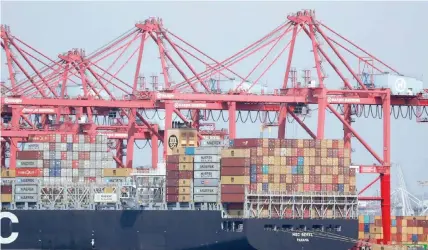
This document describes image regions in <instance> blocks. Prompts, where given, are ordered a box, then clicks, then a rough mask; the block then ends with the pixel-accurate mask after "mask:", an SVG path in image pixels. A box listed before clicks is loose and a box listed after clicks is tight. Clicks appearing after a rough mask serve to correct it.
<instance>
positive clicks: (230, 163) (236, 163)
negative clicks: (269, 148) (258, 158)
mask: <svg viewBox="0 0 428 250" xmlns="http://www.w3.org/2000/svg"><path fill="white" fill-rule="evenodd" d="M250 165H251V160H250V159H249V158H222V159H221V166H222V167H249V166H250Z"/></svg>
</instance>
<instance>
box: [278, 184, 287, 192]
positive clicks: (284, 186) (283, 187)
mask: <svg viewBox="0 0 428 250" xmlns="http://www.w3.org/2000/svg"><path fill="white" fill-rule="evenodd" d="M286 189H287V184H285V183H280V184H279V191H280V192H285V191H286Z"/></svg>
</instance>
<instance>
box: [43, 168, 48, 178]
mask: <svg viewBox="0 0 428 250" xmlns="http://www.w3.org/2000/svg"><path fill="white" fill-rule="evenodd" d="M43 176H44V177H49V168H44V169H43Z"/></svg>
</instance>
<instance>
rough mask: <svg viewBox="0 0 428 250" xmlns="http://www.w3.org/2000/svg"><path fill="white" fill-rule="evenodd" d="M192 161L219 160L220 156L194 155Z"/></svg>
mask: <svg viewBox="0 0 428 250" xmlns="http://www.w3.org/2000/svg"><path fill="white" fill-rule="evenodd" d="M194 162H199V163H202V162H204V163H205V162H209V163H211V162H220V156H218V155H195V156H194Z"/></svg>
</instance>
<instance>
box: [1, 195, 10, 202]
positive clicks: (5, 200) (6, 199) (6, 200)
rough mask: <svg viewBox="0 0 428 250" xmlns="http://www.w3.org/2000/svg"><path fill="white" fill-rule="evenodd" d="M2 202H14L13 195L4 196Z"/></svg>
mask: <svg viewBox="0 0 428 250" xmlns="http://www.w3.org/2000/svg"><path fill="white" fill-rule="evenodd" d="M1 202H12V194H2V195H1Z"/></svg>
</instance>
